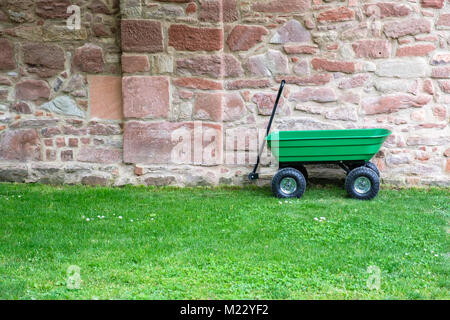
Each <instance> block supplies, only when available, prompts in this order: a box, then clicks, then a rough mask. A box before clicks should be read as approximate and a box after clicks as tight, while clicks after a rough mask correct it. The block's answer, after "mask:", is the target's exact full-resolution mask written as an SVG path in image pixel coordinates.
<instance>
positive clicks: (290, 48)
mask: <svg viewBox="0 0 450 320" xmlns="http://www.w3.org/2000/svg"><path fill="white" fill-rule="evenodd" d="M283 48H284V51H286V53H287V54H302V53H304V54H315V53H317V52H318V51H319V48H318V47H317V46H315V45H295V44H287V45H284V46H283Z"/></svg>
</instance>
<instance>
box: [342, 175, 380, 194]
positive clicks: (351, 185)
mask: <svg viewBox="0 0 450 320" xmlns="http://www.w3.org/2000/svg"><path fill="white" fill-rule="evenodd" d="M345 190H346V191H347V193H348V195H349V196H350V197H352V198H355V199H359V200H370V199H373V198H375V197H376V196H377V194H378V191H379V190H380V177H378V175H377V174H376V173H375V171H373V170H372V169H369V168H367V167H359V168H356V169H353V170H352V171H350V173H349V174H348V175H347V178H346V179H345Z"/></svg>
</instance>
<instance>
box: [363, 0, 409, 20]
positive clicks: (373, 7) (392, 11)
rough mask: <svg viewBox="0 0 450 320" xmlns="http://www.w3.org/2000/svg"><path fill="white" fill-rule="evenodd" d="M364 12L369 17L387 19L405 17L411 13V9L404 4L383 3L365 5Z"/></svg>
mask: <svg viewBox="0 0 450 320" xmlns="http://www.w3.org/2000/svg"><path fill="white" fill-rule="evenodd" d="M363 8H364V12H365V14H366V15H367V16H373V15H375V17H379V18H387V17H404V16H408V15H409V14H410V13H411V11H412V10H411V8H410V7H409V6H407V5H406V4H403V3H396V2H382V3H371V4H366V5H364V7H363Z"/></svg>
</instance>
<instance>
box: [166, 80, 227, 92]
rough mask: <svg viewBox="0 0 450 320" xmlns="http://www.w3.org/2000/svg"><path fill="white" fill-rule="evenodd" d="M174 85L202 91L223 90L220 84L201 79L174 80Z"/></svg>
mask: <svg viewBox="0 0 450 320" xmlns="http://www.w3.org/2000/svg"><path fill="white" fill-rule="evenodd" d="M172 83H173V84H174V85H176V86H178V87H184V88H190V89H202V90H222V89H223V85H222V83H220V82H217V81H213V80H207V79H199V78H177V79H173V80H172Z"/></svg>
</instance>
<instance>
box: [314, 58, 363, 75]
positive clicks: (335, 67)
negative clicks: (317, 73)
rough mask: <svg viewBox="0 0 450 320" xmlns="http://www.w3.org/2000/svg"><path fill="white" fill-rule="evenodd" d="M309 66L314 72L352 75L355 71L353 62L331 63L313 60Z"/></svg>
mask: <svg viewBox="0 0 450 320" xmlns="http://www.w3.org/2000/svg"><path fill="white" fill-rule="evenodd" d="M311 65H312V66H313V68H314V69H315V70H325V71H331V72H344V73H353V72H355V70H356V67H355V63H354V62H345V61H332V60H328V59H323V58H314V59H312V60H311Z"/></svg>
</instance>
